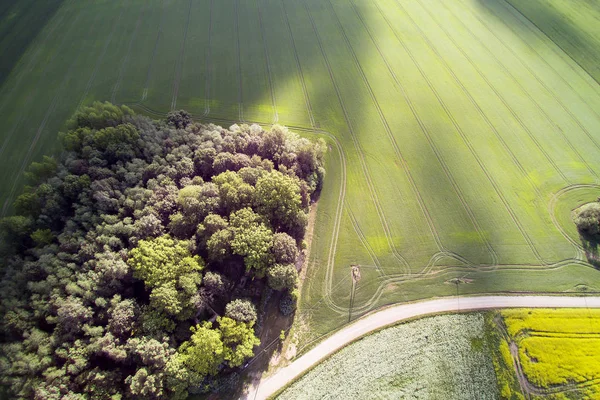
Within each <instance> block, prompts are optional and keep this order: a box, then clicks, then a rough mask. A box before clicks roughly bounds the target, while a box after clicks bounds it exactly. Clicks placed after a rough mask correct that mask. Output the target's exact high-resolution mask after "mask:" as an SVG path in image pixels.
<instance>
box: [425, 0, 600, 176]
mask: <svg viewBox="0 0 600 400" xmlns="http://www.w3.org/2000/svg"><path fill="white" fill-rule="evenodd" d="M418 3H419V4H420V5H421V8H423V9H424V10H425V12H427V13H428V14H429V15H430V16H431V18H432V19H433V20H434V21H435V22H436V24H437V26H438V27H439V28H440V29H441V30H442V31H443V32H444V34H445V35H446V37H447V38H448V39H449V40H450V41H451V42H452V44H453V45H454V47H456V49H457V50H458V51H460V53H461V54H462V55H463V57H465V59H466V60H467V61H468V62H469V64H471V66H472V67H473V68H474V69H475V70H476V71H477V73H478V74H479V76H481V78H482V79H483V80H485V82H486V83H487V84H488V86H490V87H492V86H493V85H492V83H491V82H489V80H488V79H487V77H485V76H484V73H483V71H481V69H480V68H479V67H478V66H477V64H476V63H474V62H473V60H472V59H471V57H470V56H469V55H468V54H467V53H466V52H465V51H464V49H463V48H462V47H461V46H459V45H458V43H457V42H456V41H455V40H454V39H453V38H452V37H451V36H450V34H449V33H448V31H447V30H446V29H445V28H444V27H443V26H442V25H441V24H440V23H439V21H437V20H436V19H435V18H434V17H433V14H431V12H430V11H429V10H428V9H426V8H425V6H423V5H422V3H421V2H420V1H418ZM442 4H443V3H442ZM443 7H444V8H445V9H446V10H448V12H449V13H450V15H452V17H453V18H454V19H457V20H458V18H457V17H456V15H455V14H454V12H452V10H450V9H449V8H448V6H447V5H445V4H443ZM458 21H459V22H460V23H461V25H462V26H464V27H465V28H466V31H467V32H468V33H469V35H470V36H471V37H473V38H474V39H476V40H477V42H479V43H480V44H481V46H482V47H483V48H484V49H486V51H487V52H488V53H489V54H490V55H491V56H492V57H493V59H494V60H495V61H496V63H497V64H498V65H499V66H500V68H501V69H502V70H503V71H504V72H505V74H506V75H508V76H509V77H510V78H511V80H512V81H513V82H514V83H516V84H517V86H518V87H519V88H520V89H521V91H522V92H523V93H524V94H525V96H527V98H528V99H529V100H530V101H531V103H532V104H533V105H534V106H535V108H537V109H538V111H539V112H541V113H542V114H543V115H544V117H545V118H546V121H548V123H549V124H550V125H551V126H552V127H553V128H554V130H555V131H556V132H557V133H558V134H559V136H561V137H562V138H563V140H564V141H565V142H566V143H567V145H568V146H569V147H570V148H571V150H572V151H573V153H574V154H575V155H576V156H577V157H578V158H579V160H580V161H581V162H582V163H583V164H584V165H585V166H586V168H587V170H588V171H589V172H590V173H591V174H592V175H595V176H596V178H599V176H598V174H597V173H596V171H595V170H593V169H592V168H591V167H590V165H589V164H588V162H587V161H586V160H585V159H584V158H583V156H582V155H581V154H580V153H579V151H578V150H577V149H576V148H575V146H573V143H571V141H570V140H569V138H568V137H567V136H566V135H565V134H564V132H563V130H562V129H561V128H560V127H559V126H558V124H557V123H556V121H554V120H553V119H552V118H551V117H550V115H548V113H547V112H546V110H544V109H543V108H542V107H541V106H540V104H539V103H538V102H537V101H536V100H535V99H534V98H533V97H532V96H531V94H530V93H529V91H527V90H525V88H524V87H523V85H521V83H520V82H519V81H518V79H517V78H515V76H514V75H513V74H512V72H510V71H509V70H508V68H506V65H505V64H504V63H502V62H501V61H500V60H499V59H498V57H496V55H495V54H493V53H492V52H491V51H490V50H489V49H488V47H487V46H485V45H484V44H483V42H482V41H481V40H480V39H479V38H478V37H477V36H475V35H474V34H473V32H472V31H471V30H470V28H468V27H467V26H466V25H465V24H464V23H462V21H460V20H458ZM501 43H502V44H503V45H504V42H502V41H501ZM533 76H534V77H535V78H536V80H537V81H538V83H540V84H541V81H540V80H539V78H538V77H537V76H536V75H535V74H533ZM541 86H542V87H544V88H545V89H546V91H547V92H548V90H547V88H546V87H545V85H543V84H541ZM548 93H549V94H550V95H551V97H554V96H553V95H552V93H550V92H548ZM497 95H499V92H498V94H497ZM554 99H555V100H556V97H554ZM559 104H560V103H559ZM563 109H564V107H563ZM573 121H574V122H575V123H576V124H577V125H579V128H580V129H582V131H583V132H584V133H585V134H586V135H587V136H588V137H589V138H590V139H591V136H590V135H589V132H588V131H587V129H586V128H585V127H583V126H582V125H581V124H580V123H579V122H578V121H576V120H573ZM592 142H593V143H594V145H595V146H596V147H597V148H598V150H600V147H598V144H597V143H596V142H595V141H594V140H593V139H592Z"/></svg>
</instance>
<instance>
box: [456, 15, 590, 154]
mask: <svg viewBox="0 0 600 400" xmlns="http://www.w3.org/2000/svg"><path fill="white" fill-rule="evenodd" d="M484 6H485V7H486V9H488V10H489V12H491V13H492V14H494V16H495V17H496V18H498V19H500V18H499V17H498V15H497V14H496V12H495V11H494V10H492V9H490V8H489V7H487V5H484ZM468 12H469V13H470V14H471V15H473V17H474V18H476V19H477V20H478V21H479V23H480V24H481V25H482V26H483V27H484V29H486V30H487V31H488V32H490V34H492V35H493V36H494V37H495V38H496V40H498V41H499V42H500V43H502V45H503V46H504V48H506V49H507V50H508V51H509V52H510V53H511V54H512V55H513V56H514V57H515V58H516V59H517V60H519V62H520V63H521V65H523V66H524V67H525V68H527V70H528V71H529V73H530V74H531V75H532V76H533V77H534V78H535V79H536V80H537V81H538V82H539V83H540V84H541V85H542V86H543V87H544V89H546V91H547V92H548V94H550V95H551V96H552V97H554V99H555V100H556V102H557V103H558V104H559V105H560V106H561V107H562V108H563V110H565V112H567V113H568V114H569V116H570V117H571V119H572V120H573V121H574V122H575V123H576V124H577V125H579V126H580V127H581V129H582V130H583V131H584V132H585V133H586V134H587V135H588V137H589V138H590V140H592V142H593V143H594V144H595V145H596V147H597V148H598V149H600V144H599V143H598V142H597V141H596V140H595V139H594V138H593V136H591V134H590V133H589V131H588V130H587V129H586V128H584V127H583V125H582V123H581V121H580V120H579V118H577V117H576V116H575V115H574V114H573V113H572V111H571V110H570V109H569V108H568V107H567V105H566V104H565V103H564V102H563V101H562V100H561V99H560V97H559V96H557V95H556V93H555V92H554V91H553V90H551V89H550V88H549V87H548V86H547V85H546V83H545V82H544V81H542V80H541V79H540V78H539V77H538V74H536V73H535V72H534V71H533V70H532V69H531V67H530V66H529V65H528V64H527V62H525V61H524V60H523V58H522V57H521V56H519V55H518V54H517V53H516V52H515V51H514V50H513V49H512V47H510V46H508V45H507V44H506V43H505V41H504V40H503V39H502V38H501V37H499V36H498V35H496V33H495V32H494V31H493V30H492V29H490V28H489V27H488V26H487V25H486V24H484V23H483V21H482V20H481V18H480V17H479V16H478V15H477V14H475V13H473V12H472V11H471V10H469V11H468ZM509 12H510V11H509ZM461 22H462V21H461ZM504 26H506V27H507V28H508V30H510V31H511V32H512V33H513V35H514V36H515V37H518V38H520V36H519V35H518V34H517V33H516V32H515V30H514V28H512V27H511V26H509V25H508V24H504ZM524 26H526V25H524ZM527 28H528V29H529V27H527ZM536 29H539V28H537V27H536ZM521 42H522V43H523V44H524V45H525V46H527V47H528V48H529V49H530V50H531V51H532V52H535V54H537V56H538V57H537V59H539V60H540V61H541V62H543V63H544V64H545V65H546V66H547V67H548V68H549V70H551V71H553V74H554V75H555V76H556V77H558V78H559V79H560V80H561V81H562V82H563V83H564V84H565V85H567V86H568V87H569V88H570V89H571V92H572V93H573V94H574V95H576V96H577V97H578V98H579V100H581V102H582V103H583V104H584V105H585V106H586V107H587V108H588V109H589V110H590V111H592V112H593V113H594V114H595V115H596V117H597V119H598V120H599V121H600V113H598V111H597V110H596V109H595V108H593V107H590V105H589V104H588V102H587V101H586V100H585V99H584V98H583V97H582V96H581V94H580V93H579V91H578V90H575V89H574V88H573V86H572V85H571V84H570V83H569V81H568V80H566V79H565V78H564V77H563V76H562V74H559V73H558V71H556V69H555V68H554V67H553V66H552V65H551V64H550V63H548V61H547V60H546V59H545V58H544V57H542V56H541V55H540V54H539V52H538V51H537V50H536V49H535V48H534V47H532V46H531V45H530V44H529V43H528V42H527V41H526V40H522V41H521ZM553 43H554V42H553ZM549 47H550V46H549ZM486 48H488V49H489V47H488V46H486ZM595 83H596V82H595Z"/></svg>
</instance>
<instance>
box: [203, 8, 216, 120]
mask: <svg viewBox="0 0 600 400" xmlns="http://www.w3.org/2000/svg"><path fill="white" fill-rule="evenodd" d="M213 2H214V0H210V8H209V11H208V46H206V62H205V65H204V73H205V74H206V82H205V85H204V116H205V117H206V116H207V115H208V114H209V113H210V77H211V73H210V71H211V67H212V66H211V62H210V58H211V53H212V52H211V51H210V45H211V42H212V18H213Z"/></svg>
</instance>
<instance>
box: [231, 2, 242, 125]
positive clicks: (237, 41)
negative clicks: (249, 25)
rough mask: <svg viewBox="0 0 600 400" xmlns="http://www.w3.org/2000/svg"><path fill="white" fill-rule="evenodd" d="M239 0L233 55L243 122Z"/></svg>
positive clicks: (235, 3)
mask: <svg viewBox="0 0 600 400" xmlns="http://www.w3.org/2000/svg"><path fill="white" fill-rule="evenodd" d="M239 6H240V0H235V2H234V8H235V19H234V21H235V22H234V25H233V30H234V31H235V33H234V35H235V53H236V58H237V73H238V118H239V120H240V121H242V122H243V121H244V89H243V85H242V55H241V50H240V11H239Z"/></svg>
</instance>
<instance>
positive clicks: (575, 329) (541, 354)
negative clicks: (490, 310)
mask: <svg viewBox="0 0 600 400" xmlns="http://www.w3.org/2000/svg"><path fill="white" fill-rule="evenodd" d="M500 315H501V316H502V321H503V325H504V326H505V329H506V333H505V335H506V336H507V337H506V340H504V341H502V343H501V346H502V347H504V348H505V350H504V353H506V352H508V353H509V355H508V357H509V358H511V353H512V358H514V359H515V361H516V364H517V365H519V370H520V371H522V373H523V375H524V380H525V382H526V383H525V385H524V386H526V387H525V391H526V392H528V393H529V394H530V395H531V396H532V397H533V398H540V399H541V398H548V399H580V398H588V399H595V398H598V397H599V396H600V359H599V358H598V354H599V352H600V333H599V332H600V311H599V310H592V309H590V310H568V309H564V310H504V311H502V312H501V313H500ZM509 342H510V343H511V344H510V347H511V348H513V349H514V350H513V351H512V352H511V350H509V349H508V348H509V345H508V343H509ZM507 364H510V367H509V368H510V369H512V370H514V367H513V363H512V362H510V363H507Z"/></svg>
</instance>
